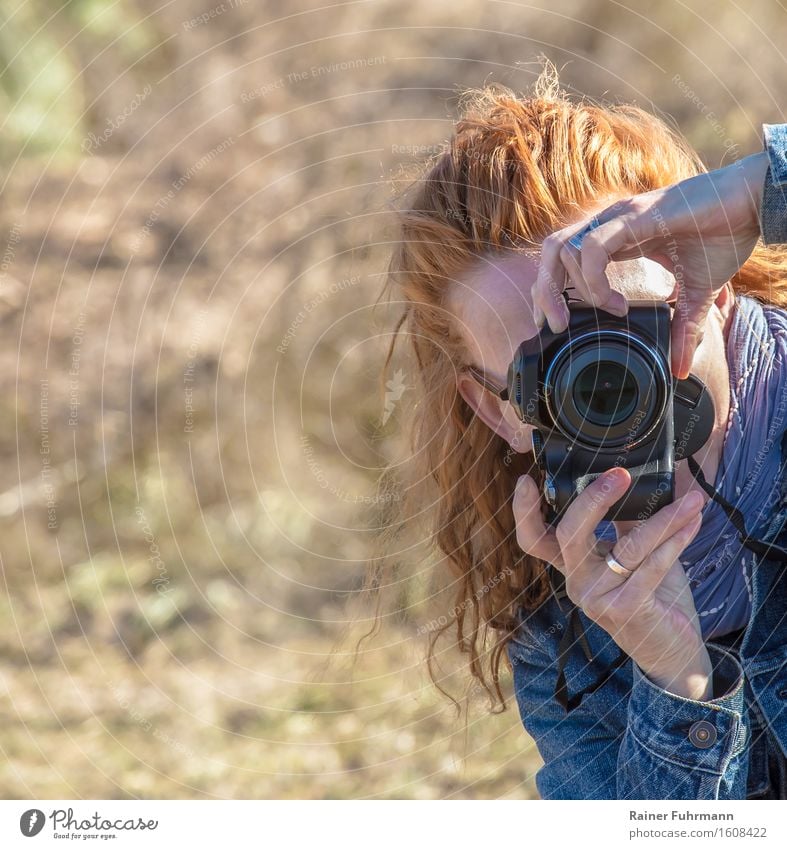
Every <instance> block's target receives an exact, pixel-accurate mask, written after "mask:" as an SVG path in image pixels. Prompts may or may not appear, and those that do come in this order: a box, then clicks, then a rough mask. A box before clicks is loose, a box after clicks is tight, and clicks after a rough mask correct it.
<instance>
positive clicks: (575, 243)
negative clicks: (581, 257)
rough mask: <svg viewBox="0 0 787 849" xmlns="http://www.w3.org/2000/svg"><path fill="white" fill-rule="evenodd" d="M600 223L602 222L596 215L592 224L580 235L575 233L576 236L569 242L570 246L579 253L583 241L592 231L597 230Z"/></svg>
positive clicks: (582, 230) (583, 229)
mask: <svg viewBox="0 0 787 849" xmlns="http://www.w3.org/2000/svg"><path fill="white" fill-rule="evenodd" d="M600 223H601V222H600V221H599V220H598V218H596V216H595V215H594V216H593V218H592V219H591V221H590V224H588V225H587V226H586V227H583V228H582V229H581V230H580V231H579V232H578V233H574V235H573V236H572V237H571V238H570V239H569V240H568V243H569V245H571V247H572V248H576V249H577V250H578V251H579V250H581V249H582V240H583V239H584V238H585V236H587V234H588V233H589V232H590V231H591V230H595V229H596V227H598V225H599V224H600Z"/></svg>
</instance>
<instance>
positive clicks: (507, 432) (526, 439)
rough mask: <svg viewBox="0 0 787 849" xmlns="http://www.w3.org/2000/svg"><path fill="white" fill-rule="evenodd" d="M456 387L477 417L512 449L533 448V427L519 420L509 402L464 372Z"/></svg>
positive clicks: (522, 450)
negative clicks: (496, 395) (497, 396)
mask: <svg viewBox="0 0 787 849" xmlns="http://www.w3.org/2000/svg"><path fill="white" fill-rule="evenodd" d="M457 389H458V390H459V394H460V395H461V396H462V398H464V400H465V401H466V402H467V404H468V405H469V406H470V408H471V409H472V410H473V411H474V412H475V414H476V415H477V416H478V418H479V419H481V421H482V422H483V423H484V424H485V425H486V426H487V427H488V428H489V429H490V430H492V431H494V432H495V433H496V434H497V435H498V436H499V437H501V438H502V439H504V440H505V441H506V442H507V443H508V445H510V446H511V448H512V449H513V450H514V451H518V452H521V453H524V452H526V451H532V450H533V441H532V435H531V434H532V430H533V429H532V428H531V427H530V426H529V425H524V424H522V423H521V422H520V421H519V419H518V418H517V416H516V413H515V412H514V409H513V407H512V406H511V405H510V404H508V403H507V402H505V401H501V400H500V399H499V398H496V397H495V396H494V395H493V394H492V393H491V392H488V391H487V390H486V389H484V388H483V386H480V385H479V384H478V383H477V382H476V381H475V380H473V378H472V377H469V376H468V375H466V374H460V375H459V377H458V379H457Z"/></svg>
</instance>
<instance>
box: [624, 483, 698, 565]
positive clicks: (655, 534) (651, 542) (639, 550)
mask: <svg viewBox="0 0 787 849" xmlns="http://www.w3.org/2000/svg"><path fill="white" fill-rule="evenodd" d="M703 503H704V500H703V498H702V495H700V493H699V492H696V491H694V492H688V493H686V495H684V496H683V497H682V498H679V499H677V500H676V501H673V502H672V503H671V504H668V505H667V506H666V507H662V509H661V510H659V511H658V513H656V514H655V515H654V516H651V518H650V519H648V520H647V521H645V522H643V523H642V524H641V525H637V526H636V527H635V528H632V530H631V531H629V532H628V533H627V534H625V535H624V536H622V537H621V538H620V539H619V540H618V541H617V543H616V544H615V547H614V556H615V559H616V560H617V561H618V562H619V563H620V564H621V565H622V566H625V567H626V568H627V569H633V570H635V571H636V570H637V569H638V568H639V566H640V564H641V563H643V562H644V561H645V560H646V559H647V558H648V557H650V556H651V554H652V553H653V552H654V551H655V550H656V549H657V548H659V546H661V545H663V544H664V543H665V542H666V541H667V540H669V539H670V537H672V536H673V535H674V534H676V533H677V532H678V531H679V530H680V529H681V528H683V527H684V526H685V525H687V524H689V523H690V522H693V521H694V519H696V517H697V516H699V515H700V512H701V510H702V507H703Z"/></svg>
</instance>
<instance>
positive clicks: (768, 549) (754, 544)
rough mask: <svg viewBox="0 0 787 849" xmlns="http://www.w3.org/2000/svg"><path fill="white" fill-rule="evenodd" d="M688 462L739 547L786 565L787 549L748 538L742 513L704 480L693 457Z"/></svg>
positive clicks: (754, 538) (690, 469)
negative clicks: (734, 533)
mask: <svg viewBox="0 0 787 849" xmlns="http://www.w3.org/2000/svg"><path fill="white" fill-rule="evenodd" d="M688 461H689V471H691V473H692V474H693V475H694V477H695V478H696V479H697V483H698V484H699V485H700V486H701V487H702V488H703V489H704V490H705V492H707V493H708V495H710V497H711V498H712V499H713V500H714V501H715V502H716V503H717V504H720V505H721V507H722V508H723V510H724V512H725V513H726V514H727V516H728V518H729V520H730V522H732V524H733V525H734V526H735V530H736V531H738V539H739V540H740V541H741V545H744V546H746V548H748V549H750V550H751V551H753V552H755V554H760V555H761V556H762V557H765V558H767V559H769V560H777V561H778V562H780V563H787V548H783V547H782V546H780V545H776V544H775V543H772V542H771V543H768V542H765V541H764V540H760V539H757V538H756V537H751V536H749V534H748V532H747V530H746V524H745V522H744V520H743V513H741V511H740V510H739V509H738V508H737V507H734V506H733V505H732V504H730V502H729V501H727V499H726V498H724V496H722V495H721V494H719V493H718V492H717V491H716V489H715V488H714V487H712V486H711V485H710V484H709V483H708V482H707V481H706V480H705V475H703V474H702V469H701V468H700V466H699V463H697V461H696V460H695V459H694V457H689V458H688Z"/></svg>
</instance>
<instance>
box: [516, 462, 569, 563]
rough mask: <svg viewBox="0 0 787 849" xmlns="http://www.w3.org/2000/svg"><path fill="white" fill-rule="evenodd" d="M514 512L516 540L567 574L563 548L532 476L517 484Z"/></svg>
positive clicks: (520, 480)
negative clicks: (548, 522)
mask: <svg viewBox="0 0 787 849" xmlns="http://www.w3.org/2000/svg"><path fill="white" fill-rule="evenodd" d="M513 509H514V520H515V522H516V539H517V543H518V544H519V547H520V548H521V549H522V551H524V552H525V553H526V554H531V555H532V556H533V557H538V558H539V559H540V560H546V562H547V563H552V564H553V565H554V566H555V567H556V568H557V569H559V570H560V571H563V555H562V554H561V552H560V546H559V545H558V542H557V538H556V537H555V532H554V530H553V529H552V528H548V527H547V525H546V523H545V522H544V518H543V516H542V515H541V493H540V492H539V491H538V486H536V482H535V481H534V480H533V478H531V477H530V475H522V477H520V478H519V480H518V481H517V484H516V489H515V490H514V502H513Z"/></svg>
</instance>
